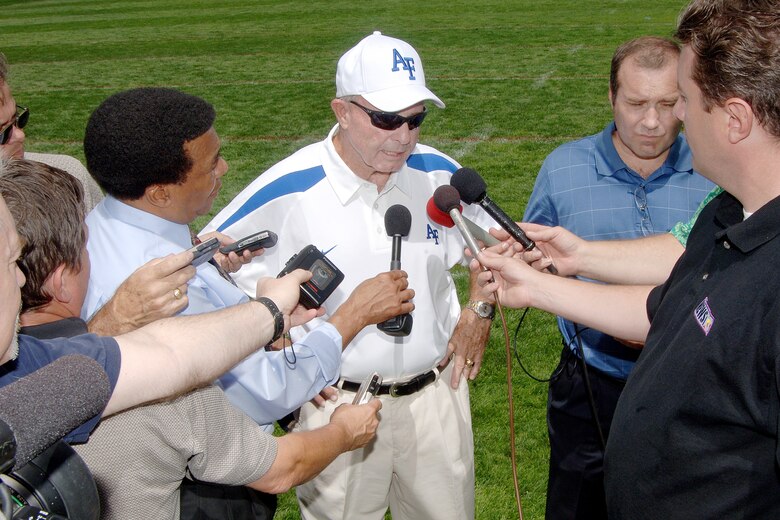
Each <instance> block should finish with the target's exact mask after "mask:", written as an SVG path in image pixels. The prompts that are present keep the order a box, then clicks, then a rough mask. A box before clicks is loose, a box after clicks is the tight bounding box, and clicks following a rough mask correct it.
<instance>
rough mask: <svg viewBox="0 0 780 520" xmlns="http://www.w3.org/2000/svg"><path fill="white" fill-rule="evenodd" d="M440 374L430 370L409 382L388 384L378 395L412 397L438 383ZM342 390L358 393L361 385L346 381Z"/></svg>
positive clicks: (342, 383) (384, 385)
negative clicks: (437, 378) (437, 379)
mask: <svg viewBox="0 0 780 520" xmlns="http://www.w3.org/2000/svg"><path fill="white" fill-rule="evenodd" d="M438 374H439V371H438V370H430V371H428V372H425V373H424V374H420V375H419V376H415V377H413V378H412V379H409V380H408V381H400V382H398V383H387V384H383V385H380V386H379V391H378V392H377V395H390V396H391V397H401V396H404V395H412V394H413V393H415V392H419V391H420V390H422V389H423V388H425V387H426V386H428V385H430V384H431V383H433V382H434V381H436V376H437V375H438ZM339 386H340V387H341V389H342V390H346V391H347V392H357V391H358V389H359V388H360V383H356V382H354V381H347V380H346V379H345V380H343V381H342V382H341V385H339Z"/></svg>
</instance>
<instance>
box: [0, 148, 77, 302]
mask: <svg viewBox="0 0 780 520" xmlns="http://www.w3.org/2000/svg"><path fill="white" fill-rule="evenodd" d="M0 195H2V197H3V199H5V203H6V204H7V205H8V210H9V211H10V212H11V215H12V216H13V218H14V221H15V222H16V231H17V233H19V237H20V238H21V242H22V244H23V245H22V252H21V256H20V258H19V268H20V269H21V270H22V272H23V273H24V276H25V277H26V278H27V282H26V283H25V284H24V287H22V312H26V311H29V310H31V309H35V308H38V307H42V306H43V305H46V304H47V303H49V302H50V301H51V299H52V297H51V295H49V294H46V292H45V291H44V289H43V284H44V283H45V282H46V280H47V279H48V278H49V276H50V275H51V274H52V273H53V272H54V270H55V269H57V267H59V266H60V265H62V264H65V266H67V267H68V268H71V269H74V270H78V269H81V261H82V257H81V255H82V252H83V250H84V246H85V245H86V243H87V234H86V228H85V225H84V190H83V188H82V186H81V182H80V181H79V180H78V179H76V178H75V177H73V176H72V175H70V174H69V173H66V172H64V171H63V170H60V169H59V168H54V167H53V166H49V165H48V164H43V163H39V162H36V161H27V160H20V159H10V160H7V161H3V163H2V165H0Z"/></svg>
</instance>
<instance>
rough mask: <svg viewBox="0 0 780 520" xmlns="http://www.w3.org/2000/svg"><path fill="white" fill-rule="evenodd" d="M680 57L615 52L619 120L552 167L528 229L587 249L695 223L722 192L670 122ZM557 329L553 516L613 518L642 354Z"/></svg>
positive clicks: (572, 328)
mask: <svg viewBox="0 0 780 520" xmlns="http://www.w3.org/2000/svg"><path fill="white" fill-rule="evenodd" d="M679 55H680V50H679V47H678V46H677V44H675V43H674V42H672V41H670V40H667V39H664V38H657V37H641V38H637V39H634V40H630V41H628V42H626V43H623V44H622V45H620V46H619V47H618V48H617V50H616V51H615V53H614V55H613V58H612V64H611V71H610V86H609V100H610V103H611V105H612V113H613V119H614V120H613V121H612V122H610V123H609V124H608V125H607V126H606V128H605V129H604V130H603V131H602V132H600V133H598V134H595V135H592V136H589V137H586V138H584V139H581V140H578V141H574V142H571V143H567V144H564V145H562V146H560V147H559V148H557V149H556V150H554V151H553V152H552V153H551V154H550V155H549V156H548V157H547V159H546V160H545V162H544V164H543V165H542V168H541V170H540V172H539V175H538V177H537V179H536V185H535V186H534V190H533V192H532V194H531V198H530V200H529V201H528V205H527V207H526V210H525V215H524V217H523V220H524V221H526V222H534V223H538V224H545V225H548V226H557V225H559V226H562V227H564V228H566V229H567V230H569V231H572V232H573V233H575V234H577V235H579V236H580V237H581V238H583V239H585V240H617V239H627V238H635V237H642V236H649V235H652V234H657V233H665V232H667V231H669V230H670V228H671V227H672V226H673V225H674V224H675V223H677V222H678V221H687V220H688V219H689V218H690V217H691V215H692V214H693V212H694V211H695V210H696V208H697V206H698V204H699V202H700V201H701V200H702V199H703V198H704V197H705V196H706V195H707V193H708V192H709V191H710V190H711V189H712V188H713V186H714V185H713V184H712V182H710V181H709V180H707V179H705V178H704V177H701V176H700V175H699V174H697V173H695V172H694V171H693V166H692V165H691V152H690V149H689V148H688V145H687V143H686V141H685V138H684V137H683V136H682V135H680V133H679V132H680V122H679V120H678V119H677V118H676V117H675V116H674V114H673V113H672V108H673V107H674V104H675V102H676V101H677V96H678V94H677V62H678V58H679ZM641 268H642V267H641V266H636V269H641ZM558 327H559V329H560V331H561V335H562V339H563V343H564V345H563V350H562V353H561V362H560V364H559V365H558V367H557V368H556V369H555V371H554V372H553V376H551V379H550V386H549V395H548V403H547V410H548V412H547V421H548V435H549V438H550V472H549V480H548V487H547V511H546V516H547V518H581V519H588V520H590V519H597V518H606V517H607V513H606V499H605V497H604V481H603V454H604V443H605V441H606V437H607V435H608V432H609V429H610V425H611V422H612V415H613V413H614V411H615V406H616V404H617V400H618V397H619V396H620V394H621V393H622V390H623V386H624V384H625V381H626V378H627V377H628V375H629V373H630V372H631V369H632V368H633V366H634V361H635V360H636V359H637V357H638V356H639V353H640V351H641V350H640V347H641V345H637V344H628V343H626V342H623V341H621V340H619V339H616V338H614V337H612V336H610V335H608V334H604V333H602V332H600V331H597V330H594V329H589V328H586V327H583V326H581V325H577V324H575V323H573V322H571V321H568V320H564V319H563V318H560V317H559V318H558ZM583 360H584V364H583ZM595 417H598V419H596V418H595Z"/></svg>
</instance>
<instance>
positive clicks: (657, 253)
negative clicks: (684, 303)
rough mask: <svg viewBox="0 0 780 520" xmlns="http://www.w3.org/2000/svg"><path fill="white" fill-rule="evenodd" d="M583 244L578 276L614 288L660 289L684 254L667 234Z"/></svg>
mask: <svg viewBox="0 0 780 520" xmlns="http://www.w3.org/2000/svg"><path fill="white" fill-rule="evenodd" d="M585 244H586V245H585V246H584V247H583V249H582V251H583V252H582V256H581V258H580V267H581V268H580V272H579V274H580V275H581V276H584V277H586V278H592V279H594V280H601V281H603V282H607V283H616V284H635V285H660V284H662V283H664V282H665V281H666V279H667V278H669V273H671V272H672V268H673V267H674V264H675V263H677V260H678V259H679V258H680V256H682V254H683V253H684V252H685V248H684V247H683V246H682V244H680V242H678V241H677V239H676V238H675V237H674V236H673V235H672V234H671V233H661V234H659V235H652V236H647V237H642V238H636V239H633V240H599V241H594V242H587V241H585Z"/></svg>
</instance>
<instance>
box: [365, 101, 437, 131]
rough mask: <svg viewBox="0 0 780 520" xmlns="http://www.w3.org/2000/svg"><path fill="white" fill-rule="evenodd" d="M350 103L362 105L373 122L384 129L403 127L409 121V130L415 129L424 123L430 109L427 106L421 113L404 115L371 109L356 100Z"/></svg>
mask: <svg viewBox="0 0 780 520" xmlns="http://www.w3.org/2000/svg"><path fill="white" fill-rule="evenodd" d="M350 103H352V104H353V105H355V106H357V107H360V109H361V110H363V112H365V113H366V114H368V117H370V118H371V124H372V125H374V126H375V127H377V128H381V129H382V130H396V129H398V128H401V126H403V124H404V123H409V130H414V129H415V128H417V127H418V126H420V125H421V124H422V122H423V119H425V116H426V115H427V114H428V111H427V110H426V109H425V107H423V111H422V112H420V113H419V114H414V115H412V116H409V117H404V116H402V115H398V114H394V113H393V112H379V111H377V110H369V109H368V108H366V107H364V106H363V105H361V104H360V103H356V102H354V101H350Z"/></svg>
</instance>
